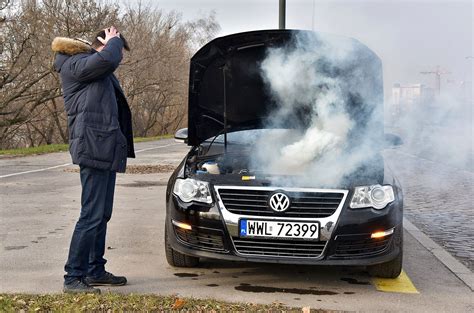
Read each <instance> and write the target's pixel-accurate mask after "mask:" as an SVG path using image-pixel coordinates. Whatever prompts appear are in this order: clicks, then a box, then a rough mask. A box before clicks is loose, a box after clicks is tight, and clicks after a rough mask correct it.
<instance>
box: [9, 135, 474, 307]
mask: <svg viewBox="0 0 474 313" xmlns="http://www.w3.org/2000/svg"><path fill="white" fill-rule="evenodd" d="M137 150H138V151H140V152H139V153H138V154H137V156H138V157H137V159H135V160H132V161H131V162H130V163H131V164H147V165H153V164H161V165H163V164H173V165H176V164H178V162H179V161H180V159H181V158H182V156H183V155H184V154H185V153H186V151H187V147H186V146H184V145H181V144H175V143H174V142H173V141H172V140H161V141H155V142H147V143H139V144H137ZM402 156H403V154H400V158H402ZM396 159H399V158H396ZM69 163H70V158H69V155H68V154H67V153H54V154H48V155H42V156H31V157H21V158H3V159H0V200H1V202H0V251H1V252H0V293H2V292H8V293H11V292H29V293H45V292H47V293H57V292H61V288H62V275H63V266H64V262H65V259H66V256H67V250H68V244H69V240H70V236H71V234H72V230H73V227H74V223H75V221H76V219H77V217H78V214H79V203H80V198H79V195H80V184H79V175H78V173H75V172H74V169H75V168H76V167H75V166H73V165H69ZM395 167H396V166H395ZM401 174H403V175H402V176H403V177H400V179H401V181H402V184H409V182H410V176H409V174H406V173H405V172H402V171H401ZM169 175H170V173H169V172H165V173H158V174H122V175H119V176H118V180H117V189H116V198H115V207H114V214H113V217H112V220H111V222H110V224H109V232H108V242H107V247H108V248H107V251H106V258H107V259H108V260H109V263H108V264H107V268H108V270H109V271H111V272H113V273H116V274H120V275H126V276H127V277H128V280H129V284H128V285H127V286H124V287H116V288H104V289H103V291H104V290H110V291H112V292H123V293H159V294H179V295H181V296H193V297H200V298H207V297H212V298H218V299H223V300H228V301H243V302H255V303H271V302H274V301H279V302H282V303H285V304H287V305H290V306H301V307H302V306H310V307H312V308H323V309H332V310H348V311H381V310H383V311H411V312H432V311H435V312H468V311H471V312H472V311H474V300H473V299H474V297H473V292H472V291H471V289H469V288H468V287H467V286H466V285H465V284H464V283H463V282H462V281H460V280H459V279H458V278H457V277H456V276H455V275H454V274H453V273H451V272H450V271H449V270H448V269H447V268H446V267H445V266H444V265H443V264H442V263H440V262H439V261H438V259H436V258H435V257H434V256H433V254H432V253H431V252H430V251H429V250H427V249H426V248H424V246H422V245H421V244H420V243H419V242H418V241H417V240H415V239H414V238H413V237H412V236H411V235H410V234H409V233H407V232H405V255H404V271H405V272H406V274H407V276H408V282H409V280H411V282H412V283H413V285H414V286H415V288H416V290H417V291H418V293H404V291H406V288H405V289H404V288H400V289H398V291H397V292H381V291H378V290H377V288H376V287H377V286H378V282H377V281H374V280H372V279H371V278H370V277H369V276H368V275H367V274H366V273H365V272H363V269H362V268H344V267H318V266H315V267H310V266H289V265H288V266H283V265H264V264H248V263H236V262H223V261H214V260H205V261H204V262H203V264H202V267H200V268H197V269H178V268H172V267H170V266H169V265H168V264H167V263H166V260H165V256H164V249H163V231H164V230H163V225H164V216H165V203H164V193H165V189H166V182H167V180H168V177H169ZM471 184H472V181H471ZM424 201H425V199H423V197H420V196H418V198H417V197H416V196H414V195H413V194H412V193H406V194H405V202H406V203H408V205H409V206H410V207H411V208H412V211H413V210H414V209H415V208H416V207H417V206H419V207H423V206H424ZM412 221H414V222H415V220H414V219H413V220H412ZM470 241H472V237H471V238H470Z"/></svg>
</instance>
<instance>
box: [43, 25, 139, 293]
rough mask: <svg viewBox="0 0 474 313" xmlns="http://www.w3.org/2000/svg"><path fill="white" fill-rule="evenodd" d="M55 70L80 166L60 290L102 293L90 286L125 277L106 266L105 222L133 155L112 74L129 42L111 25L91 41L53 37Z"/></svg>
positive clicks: (121, 100)
mask: <svg viewBox="0 0 474 313" xmlns="http://www.w3.org/2000/svg"><path fill="white" fill-rule="evenodd" d="M52 49H53V51H54V52H56V59H55V62H54V67H55V70H56V71H57V72H58V73H59V74H60V77H61V83H62V89H63V97H64V105H65V108H66V112H67V116H68V127H69V151H70V153H71V157H72V161H73V163H74V164H78V165H79V167H80V177H81V185H82V195H81V213H80V217H79V220H78V221H77V224H76V227H75V229H74V233H73V235H72V239H71V245H70V248H69V256H68V260H67V263H66V266H65V271H66V275H65V276H64V292H68V293H80V292H88V293H100V289H97V288H93V287H92V286H101V285H108V286H111V285H112V286H120V285H125V284H126V283H127V279H126V278H125V277H123V276H122V277H120V276H115V275H113V274H111V273H109V272H107V271H106V270H105V263H106V260H105V259H104V251H105V237H106V231H107V222H108V221H109V220H110V217H111V215H112V207H113V198H114V189H115V176H116V172H125V168H126V163H127V157H135V153H134V148H133V134H132V122H131V112H130V108H129V106H128V103H127V100H126V98H125V95H124V93H123V91H122V88H121V87H120V84H119V82H118V80H117V78H116V77H115V75H114V74H113V73H114V71H115V70H116V69H117V67H118V66H119V64H120V61H121V60H122V50H123V49H125V50H129V47H128V44H127V42H126V40H125V39H124V38H123V36H121V35H120V33H119V32H118V31H117V29H116V28H115V27H113V26H112V27H110V28H108V29H105V30H103V31H101V32H99V33H98V34H97V37H96V38H95V39H94V41H93V43H92V44H91V45H89V44H87V43H85V42H84V41H82V40H77V39H70V38H63V37H57V38H55V39H54V41H53V43H52Z"/></svg>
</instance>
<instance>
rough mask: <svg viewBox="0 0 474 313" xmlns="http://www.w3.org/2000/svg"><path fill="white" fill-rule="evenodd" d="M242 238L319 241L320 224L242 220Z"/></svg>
mask: <svg viewBox="0 0 474 313" xmlns="http://www.w3.org/2000/svg"><path fill="white" fill-rule="evenodd" d="M240 237H268V238H303V239H318V238H319V223H307V222H285V221H260V220H247V219H242V220H240Z"/></svg>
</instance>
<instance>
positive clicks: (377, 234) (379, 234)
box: [370, 228, 395, 239]
mask: <svg viewBox="0 0 474 313" xmlns="http://www.w3.org/2000/svg"><path fill="white" fill-rule="evenodd" d="M394 231H395V228H392V229H389V230H385V231H377V232H375V233H372V235H370V238H372V239H376V238H383V237H385V236H388V235H391V234H393V232H394Z"/></svg>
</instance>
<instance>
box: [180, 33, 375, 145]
mask: <svg viewBox="0 0 474 313" xmlns="http://www.w3.org/2000/svg"><path fill="white" fill-rule="evenodd" d="M297 35H304V36H309V37H314V38H318V36H319V35H318V33H315V32H310V31H299V30H264V31H254V32H246V33H238V34H234V35H229V36H225V37H220V38H217V39H214V40H213V41H211V42H209V43H208V44H206V45H205V46H204V47H202V48H201V49H200V50H199V51H198V52H197V53H196V54H195V55H194V56H193V57H192V59H191V66H190V80H189V107H188V112H189V113H188V144H189V145H192V146H194V145H198V144H200V143H202V142H203V141H204V140H206V139H209V138H211V137H214V136H216V135H218V134H222V133H224V131H226V132H233V131H238V130H244V129H258V128H269V127H278V128H302V129H304V128H305V127H306V126H307V124H308V123H309V119H310V117H311V112H312V111H311V104H309V103H308V105H307V106H305V105H302V106H298V107H297V108H295V109H294V110H293V111H292V112H288V114H287V116H286V118H285V119H284V120H281V121H279V123H267V121H268V119H269V117H270V116H271V114H272V111H274V110H275V109H277V108H278V103H276V101H275V99H274V97H272V94H271V92H270V91H269V88H268V86H266V84H265V81H264V78H263V77H262V73H261V68H260V66H261V63H262V61H263V60H264V59H265V57H266V56H267V53H268V49H272V48H280V47H291V46H292V45H295V36H297ZM324 36H325V38H327V37H328V35H324ZM334 37H335V38H337V39H338V40H341V38H340V37H339V36H337V37H336V36H334ZM343 40H346V41H347V42H350V43H351V44H352V45H354V46H355V47H356V48H357V54H358V55H360V57H362V58H363V59H364V62H361V64H364V65H363V66H364V67H369V68H370V72H371V74H370V75H368V76H369V77H371V79H368V80H367V84H371V88H372V89H373V92H374V94H375V96H374V97H373V98H374V99H375V98H377V99H380V104H382V105H383V97H382V93H383V89H382V68H381V62H380V59H379V58H378V57H377V56H376V55H375V54H374V53H373V52H372V51H371V50H370V49H368V48H367V47H366V46H364V45H363V44H361V43H359V42H358V41H356V40H354V39H351V38H344V39H343ZM313 42H318V40H317V39H316V40H314V41H313ZM315 58H316V56H315ZM315 62H316V60H315ZM351 70H353V69H351ZM337 75H340V76H343V75H344V69H343V68H341V71H340V72H338V74H337ZM347 79H350V78H347ZM357 105H358V104H357V96H356V95H355V97H354V99H353V101H352V103H349V104H348V106H351V107H352V109H349V110H348V111H352V110H355V112H356V115H357V110H356V107H357ZM359 115H360V116H361V118H362V115H361V114H359ZM355 119H356V121H357V116H356V118H355ZM270 124H271V126H270ZM362 124H364V123H363V122H362ZM381 131H383V130H381Z"/></svg>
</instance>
